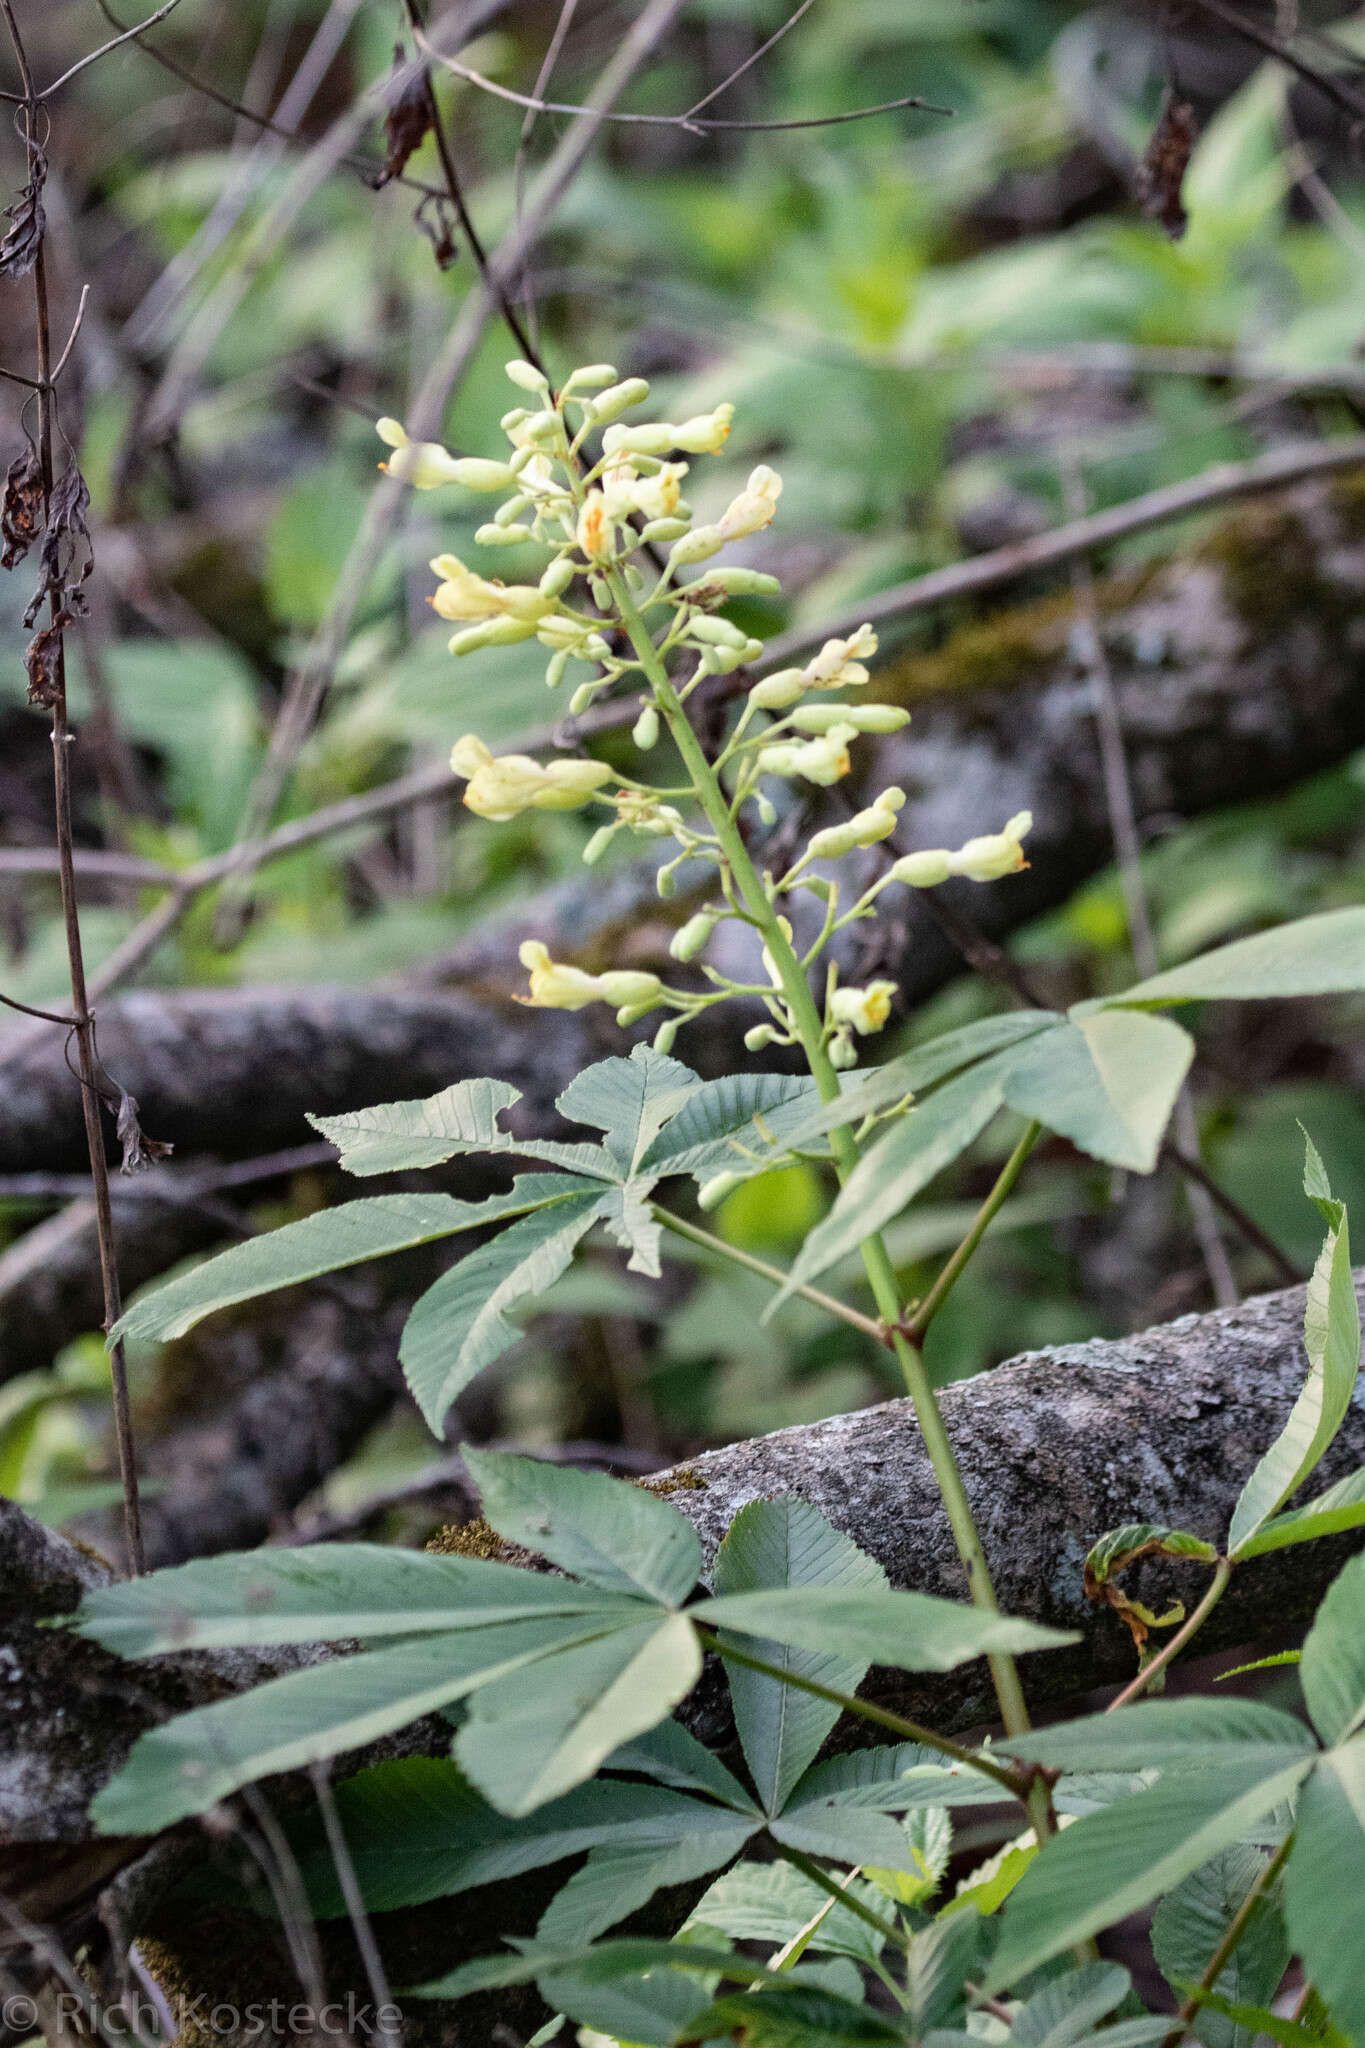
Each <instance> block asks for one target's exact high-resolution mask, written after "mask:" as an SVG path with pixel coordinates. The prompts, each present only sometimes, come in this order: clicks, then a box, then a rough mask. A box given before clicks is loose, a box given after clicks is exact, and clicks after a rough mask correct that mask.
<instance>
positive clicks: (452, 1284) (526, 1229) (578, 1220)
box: [324, 1174, 606, 1436]
mask: <svg viewBox="0 0 1365 2048" xmlns="http://www.w3.org/2000/svg"><path fill="white" fill-rule="evenodd" d="M537 1177H538V1178H539V1177H540V1176H537ZM545 1177H546V1178H549V1177H550V1176H545ZM553 1178H555V1179H556V1180H560V1181H563V1180H565V1179H566V1178H567V1176H565V1175H560V1174H557V1175H555V1176H553ZM568 1185H569V1187H570V1189H571V1190H572V1191H573V1192H571V1193H569V1194H568V1195H567V1196H565V1195H563V1194H561V1195H560V1197H559V1198H558V1199H557V1200H556V1201H554V1202H553V1203H547V1204H545V1205H544V1206H543V1207H541V1208H540V1209H539V1210H537V1211H536V1212H535V1213H534V1214H532V1215H529V1216H523V1217H522V1219H521V1221H520V1222H519V1223H514V1224H512V1226H511V1228H510V1229H508V1230H504V1231H501V1232H500V1233H499V1235H498V1236H497V1237H495V1238H492V1239H491V1240H490V1241H489V1243H487V1244H482V1245H480V1246H479V1248H478V1250H477V1251H473V1252H470V1253H469V1255H468V1256H467V1257H466V1258H463V1259H461V1260H460V1262H459V1264H458V1265H456V1266H452V1267H451V1268H450V1270H449V1272H446V1273H442V1275H441V1277H440V1279H439V1280H434V1281H433V1282H432V1284H431V1286H430V1287H428V1289H427V1291H426V1293H425V1294H420V1295H419V1296H418V1297H417V1300H416V1302H415V1303H414V1305H413V1309H412V1313H411V1315H410V1316H409V1317H408V1319H407V1322H406V1323H405V1324H404V1325H403V1335H402V1337H401V1339H400V1340H399V1345H398V1358H399V1362H400V1364H401V1365H402V1367H403V1373H404V1377H405V1378H406V1380H407V1383H408V1386H409V1388H410V1389H411V1391H412V1397H413V1399H414V1401H416V1403H417V1405H418V1407H419V1408H420V1409H421V1411H422V1414H423V1415H424V1416H425V1418H426V1420H427V1422H428V1424H429V1425H430V1427H431V1429H432V1430H433V1432H434V1433H435V1434H436V1435H437V1436H439V1435H440V1434H441V1429H442V1425H443V1424H444V1422H445V1418H446V1411H447V1410H448V1408H449V1407H450V1404H451V1402H452V1401H453V1400H454V1399H455V1397H456V1395H457V1394H458V1393H460V1392H461V1390H462V1389H463V1388H464V1387H466V1386H467V1385H468V1384H469V1382H470V1380H471V1379H472V1378H473V1377H474V1375H475V1373H476V1372H478V1371H479V1370H480V1369H481V1368H482V1367H483V1366H485V1365H490V1364H491V1363H492V1361H493V1360H494V1359H495V1358H498V1357H500V1356H501V1355H502V1353H503V1352H504V1351H505V1350H506V1349H507V1347H508V1345H509V1344H514V1343H515V1342H516V1340H517V1338H518V1337H519V1336H520V1334H521V1332H520V1331H519V1330H518V1329H517V1327H516V1325H515V1324H514V1323H511V1322H509V1321H508V1319H507V1311H508V1310H509V1309H510V1308H512V1307H514V1306H515V1305H516V1303H518V1302H520V1301H527V1300H530V1299H531V1298H533V1297H534V1296H535V1295H537V1294H542V1293H543V1292H544V1291H545V1289H546V1288H547V1287H548V1286H549V1285H550V1283H551V1282H552V1281H554V1280H557V1279H558V1278H559V1276H560V1274H561V1273H562V1272H563V1271H564V1270H565V1268H566V1267H567V1266H568V1265H569V1264H570V1262H571V1261H572V1259H573V1255H574V1252H575V1251H576V1250H577V1248H578V1243H579V1240H580V1239H581V1238H582V1237H584V1236H585V1235H586V1234H587V1232H588V1231H589V1230H590V1229H591V1228H592V1226H593V1224H594V1223H596V1222H597V1221H598V1220H599V1218H600V1217H601V1216H602V1214H603V1203H604V1200H605V1199H606V1191H605V1190H603V1191H602V1192H600V1193H596V1194H594V1193H592V1192H588V1193H586V1194H585V1193H583V1192H582V1188H583V1183H582V1181H569V1183H568ZM336 1213H337V1212H336V1211H335V1210H326V1211H324V1214H326V1215H335V1214H336Z"/></svg>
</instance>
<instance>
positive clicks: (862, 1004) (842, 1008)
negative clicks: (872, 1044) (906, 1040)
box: [829, 981, 896, 1038]
mask: <svg viewBox="0 0 1365 2048" xmlns="http://www.w3.org/2000/svg"><path fill="white" fill-rule="evenodd" d="M895 993H896V984H895V982H894V981H870V982H869V983H868V985H867V987H866V988H836V989H835V991H834V994H833V995H832V996H831V997H830V1001H829V1013H830V1016H831V1017H832V1018H833V1020H834V1022H835V1023H836V1024H842V1025H844V1026H845V1027H846V1028H848V1027H851V1028H852V1029H853V1030H854V1031H856V1032H857V1033H858V1035H859V1036H860V1037H862V1038H865V1037H867V1035H868V1034H869V1033H870V1032H873V1031H880V1030H881V1029H882V1027H883V1025H884V1024H885V1023H886V1020H887V1018H888V1017H889V1016H890V1015H891V1002H892V998H893V997H894V996H895Z"/></svg>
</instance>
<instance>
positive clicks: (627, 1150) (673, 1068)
mask: <svg viewBox="0 0 1365 2048" xmlns="http://www.w3.org/2000/svg"><path fill="white" fill-rule="evenodd" d="M702 1085H703V1084H702V1081H701V1077H700V1076H699V1075H697V1074H694V1073H693V1071H692V1069H691V1067H685V1066H684V1065H683V1063H682V1061H681V1060H674V1059H669V1058H668V1057H667V1055H666V1054H664V1053H661V1052H655V1050H654V1048H653V1046H652V1045H637V1046H634V1047H632V1049H631V1054H630V1058H629V1059H609V1060H598V1062H597V1064H596V1065H595V1066H591V1067H585V1068H584V1070H583V1072H582V1073H581V1074H579V1075H578V1076H577V1077H576V1079H574V1080H572V1081H571V1082H570V1083H569V1085H568V1087H567V1088H566V1089H565V1090H564V1093H563V1094H562V1095H561V1096H560V1097H559V1098H558V1100H557V1101H556V1103H555V1108H556V1109H557V1110H558V1111H559V1113H560V1115H561V1116H565V1117H567V1118H568V1119H569V1120H570V1122H571V1123H578V1124H591V1125H593V1127H594V1128H595V1129H596V1130H599V1131H601V1132H603V1133H604V1135H605V1143H606V1148H607V1150H608V1152H610V1154H611V1156H612V1159H613V1160H614V1161H615V1163H616V1166H617V1168H618V1169H619V1171H620V1172H621V1173H623V1174H626V1175H631V1174H634V1173H635V1172H636V1171H637V1170H638V1167H639V1163H640V1159H641V1157H642V1155H643V1154H644V1153H645V1151H646V1150H647V1149H648V1147H649V1146H650V1145H651V1144H652V1143H653V1141H654V1139H655V1138H656V1137H657V1136H658V1134H659V1132H660V1131H661V1130H662V1129H663V1127H664V1125H665V1124H666V1123H667V1122H668V1120H669V1118H670V1117H673V1116H676V1115H677V1113H678V1111H679V1110H680V1109H681V1108H682V1107H683V1105H684V1103H685V1102H687V1100H688V1098H689V1097H690V1096H692V1095H695V1094H696V1092H697V1090H698V1089H699V1088H701V1086H702Z"/></svg>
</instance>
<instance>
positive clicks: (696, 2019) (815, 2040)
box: [688, 1984, 905, 2048]
mask: <svg viewBox="0 0 1365 2048" xmlns="http://www.w3.org/2000/svg"><path fill="white" fill-rule="evenodd" d="M688 2027H689V2029H690V2030H691V2034H692V2038H693V2039H694V2040H697V2041H700V2040H702V2039H703V2038H704V2037H708V2036H721V2037H723V2038H725V2039H726V2040H733V2041H737V2042H743V2043H744V2044H745V2048H883V2044H886V2043H892V2044H894V2043H901V2044H903V2043H904V2041H905V2035H904V2034H903V2033H902V2031H901V2029H900V2028H899V2027H897V2026H895V2025H893V2024H892V2022H891V2021H890V2020H887V2019H883V2018H882V2016H881V2014H880V2013H878V2012H875V2011H874V2010H873V2009H872V2007H871V2006H867V2005H854V2004H853V2003H852V2001H851V2000H849V1999H847V1998H841V1997H840V1996H839V1994H838V1993H837V1992H836V1991H826V1990H824V1989H823V1988H822V1987H821V1986H819V1985H815V1984H783V1985H774V1986H771V1987H765V1988H764V1989H763V1990H761V1991H757V1992H746V1993H743V1994H741V1995H740V1996H738V1997H734V1998H718V1999H717V2000H716V2001H715V2002H714V2004H712V2005H709V2006H707V2007H706V2009H705V2010H704V2011H703V2012H699V2013H694V2014H693V2015H692V2017H691V2018H690V2019H689V2021H688ZM699 2028H700V2029H703V2030H704V2034H703V2033H701V2032H698V2031H697V2030H698V2029H699Z"/></svg>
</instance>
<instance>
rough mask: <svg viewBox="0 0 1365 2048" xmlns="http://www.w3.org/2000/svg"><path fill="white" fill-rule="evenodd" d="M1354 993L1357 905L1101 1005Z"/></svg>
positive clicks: (1362, 912) (1222, 952)
mask: <svg viewBox="0 0 1365 2048" xmlns="http://www.w3.org/2000/svg"><path fill="white" fill-rule="evenodd" d="M1355 989H1365V909H1361V908H1360V907H1359V906H1353V907H1351V908H1349V909H1346V910H1325V911H1321V912H1319V913H1318V914H1317V915H1316V916H1314V917H1300V918H1296V919H1295V920H1294V922H1293V923H1292V924H1282V925H1279V926H1278V927H1277V928H1276V929H1275V930H1274V931H1269V932H1257V933H1256V935H1255V936H1254V938H1250V939H1234V940H1233V942H1232V944H1231V945H1229V946H1219V947H1217V948H1216V949H1215V951H1213V952H1212V953H1204V954H1202V955H1201V956H1200V958H1198V959H1197V960H1187V961H1185V963H1184V965H1183V966H1181V967H1171V968H1168V969H1167V970H1166V972H1165V973H1164V974H1154V975H1152V976H1151V977H1150V979H1149V980H1147V981H1140V982H1138V983H1137V985H1136V987H1134V988H1129V989H1124V991H1123V992H1122V994H1121V995H1117V996H1105V997H1103V998H1102V999H1101V1000H1102V1001H1103V1002H1105V1003H1106V1004H1115V1003H1116V1004H1122V1005H1123V1006H1124V1007H1125V1008H1129V1007H1132V1006H1133V1005H1136V1004H1141V1005H1142V1006H1143V1007H1144V1008H1152V1009H1157V1008H1161V1007H1163V1006H1164V1005H1165V1004H1167V1003H1193V1002H1200V1001H1206V1000H1208V1001H1214V1002H1259V1001H1262V1000H1265V999H1267V998H1269V997H1279V996H1326V995H1343V994H1348V993H1349V992H1350V991H1352V990H1355ZM1096 1007H1098V1006H1096Z"/></svg>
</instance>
